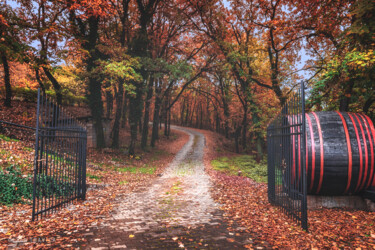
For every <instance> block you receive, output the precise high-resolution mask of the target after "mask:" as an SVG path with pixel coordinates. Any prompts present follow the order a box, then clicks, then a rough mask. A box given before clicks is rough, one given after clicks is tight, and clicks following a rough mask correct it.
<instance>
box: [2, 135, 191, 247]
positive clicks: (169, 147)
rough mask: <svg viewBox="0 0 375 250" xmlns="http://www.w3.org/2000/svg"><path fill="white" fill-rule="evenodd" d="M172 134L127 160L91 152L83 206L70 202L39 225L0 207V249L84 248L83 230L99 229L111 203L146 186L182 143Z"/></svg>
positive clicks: (22, 212)
mask: <svg viewBox="0 0 375 250" xmlns="http://www.w3.org/2000/svg"><path fill="white" fill-rule="evenodd" d="M173 133H174V134H175V135H176V136H172V137H170V138H173V139H169V140H168V139H166V138H164V139H162V140H161V141H160V143H159V144H158V147H157V148H156V149H154V150H152V151H150V152H148V153H144V154H143V155H138V157H135V158H132V159H131V158H128V157H127V156H126V155H125V154H122V153H121V152H120V151H112V150H111V151H109V152H97V151H96V152H92V153H91V154H90V159H89V161H88V166H87V176H88V178H87V182H88V187H89V189H88V192H87V198H86V200H85V201H75V202H74V203H73V204H72V205H69V206H67V207H66V208H63V209H62V210H61V211H59V212H57V213H55V214H51V215H48V216H47V217H46V218H44V219H42V220H39V221H35V222H32V221H31V205H30V204H16V205H14V206H12V207H10V206H0V249H6V248H7V247H9V246H13V247H16V246H17V247H18V248H20V249H50V248H73V247H74V246H76V245H78V243H79V242H81V243H82V242H84V241H85V233H86V230H88V228H92V227H97V226H98V225H100V223H101V221H102V220H103V219H104V218H105V217H106V216H108V215H109V213H110V212H111V210H112V208H113V201H114V199H116V198H118V197H120V196H122V195H125V194H127V193H129V192H131V191H132V190H134V188H136V187H139V186H144V185H147V184H148V183H149V182H150V181H151V180H152V179H153V178H155V177H156V176H157V175H158V174H159V173H160V172H161V171H162V170H163V169H164V167H165V166H167V164H168V163H169V162H170V161H171V160H172V159H173V156H174V155H175V154H176V153H177V152H178V150H179V149H180V148H181V147H182V146H183V145H184V143H185V142H186V141H187V136H186V135H185V134H183V133H180V132H173ZM151 164H152V167H150V166H151ZM128 169H129V171H127V170H128ZM142 169H143V170H142ZM144 169H153V171H144ZM83 244H84V243H83Z"/></svg>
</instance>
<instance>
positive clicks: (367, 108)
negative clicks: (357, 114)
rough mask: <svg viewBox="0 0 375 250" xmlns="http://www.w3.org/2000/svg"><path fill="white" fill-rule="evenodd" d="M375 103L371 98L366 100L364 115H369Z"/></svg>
mask: <svg viewBox="0 0 375 250" xmlns="http://www.w3.org/2000/svg"><path fill="white" fill-rule="evenodd" d="M374 102H375V98H373V97H370V98H368V99H367V100H366V102H365V104H364V105H363V113H365V114H368V112H369V109H370V107H371V105H372V104H373V103H374Z"/></svg>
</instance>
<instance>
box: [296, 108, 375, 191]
mask: <svg viewBox="0 0 375 250" xmlns="http://www.w3.org/2000/svg"><path fill="white" fill-rule="evenodd" d="M305 121H306V168H307V191H308V193H310V194H321V195H342V194H354V193H358V192H361V191H363V190H365V189H367V188H369V187H370V186H375V168H374V158H375V155H374V154H375V152H374V151H375V150H374V147H375V128H374V124H373V122H372V121H371V119H370V118H369V117H368V116H366V115H363V114H358V113H346V112H334V111H332V112H311V113H307V114H306V119H305ZM292 141H293V140H292ZM296 143H298V142H297V141H296V139H294V144H295V146H296ZM295 168H298V167H297V166H295ZM299 170H300V169H295V171H294V172H296V173H297V172H299Z"/></svg>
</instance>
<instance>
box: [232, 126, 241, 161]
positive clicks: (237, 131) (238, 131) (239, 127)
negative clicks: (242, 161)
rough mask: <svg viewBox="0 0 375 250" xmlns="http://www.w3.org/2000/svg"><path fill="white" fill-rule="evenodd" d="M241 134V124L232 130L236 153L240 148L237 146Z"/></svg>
mask: <svg viewBox="0 0 375 250" xmlns="http://www.w3.org/2000/svg"><path fill="white" fill-rule="evenodd" d="M240 134H241V126H238V127H237V128H236V130H235V132H234V143H235V145H236V153H237V154H238V153H240V148H239V145H238V144H239V137H240Z"/></svg>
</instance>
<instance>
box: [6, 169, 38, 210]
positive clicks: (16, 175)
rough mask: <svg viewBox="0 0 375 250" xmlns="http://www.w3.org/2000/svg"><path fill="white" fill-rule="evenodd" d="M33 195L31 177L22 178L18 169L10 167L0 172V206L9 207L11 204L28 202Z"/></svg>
mask: <svg viewBox="0 0 375 250" xmlns="http://www.w3.org/2000/svg"><path fill="white" fill-rule="evenodd" d="M32 193H33V183H32V176H31V175H27V176H23V175H22V173H21V171H20V170H19V168H17V167H16V166H14V165H12V166H9V167H7V168H6V170H5V171H4V170H1V172H0V204H5V205H10V204H13V203H21V202H24V199H26V200H30V199H31V198H32Z"/></svg>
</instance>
